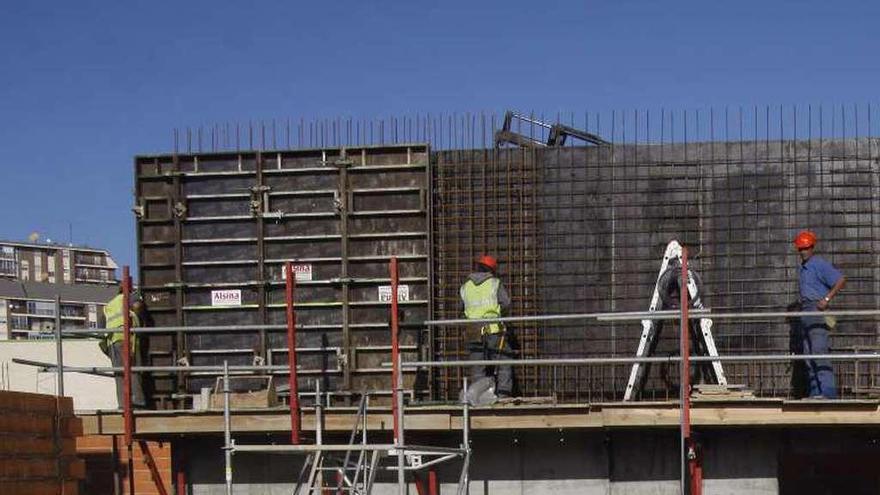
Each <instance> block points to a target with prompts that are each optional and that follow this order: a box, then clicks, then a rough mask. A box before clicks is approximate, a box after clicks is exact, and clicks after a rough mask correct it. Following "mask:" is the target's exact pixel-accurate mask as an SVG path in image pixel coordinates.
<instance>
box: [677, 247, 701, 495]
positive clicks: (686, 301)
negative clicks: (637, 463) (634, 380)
mask: <svg viewBox="0 0 880 495" xmlns="http://www.w3.org/2000/svg"><path fill="white" fill-rule="evenodd" d="M679 289H680V290H679V292H680V296H681V300H680V304H681V369H680V373H681V380H680V381H681V391H680V395H681V450H682V455H683V456H684V459H683V462H682V473H681V474H682V488H683V489H684V488H687V492H686V493H688V494H689V495H700V494H701V492H702V483H701V482H699V481H700V480H698V479H697V476H695V475H696V474H697V469H696V466H697V462H696V461H697V457H696V451H695V449H694V444H693V438H691V360H690V354H691V350H690V321H689V314H688V312H689V311H688V309H689V307H690V295H689V291H688V250H687V248H686V247H684V246H682V248H681V282H680V285H679ZM685 463H686V466H687V469H685Z"/></svg>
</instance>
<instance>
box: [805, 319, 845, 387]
mask: <svg viewBox="0 0 880 495" xmlns="http://www.w3.org/2000/svg"><path fill="white" fill-rule="evenodd" d="M828 330H829V328H828V324H827V323H826V322H825V317H824V316H822V315H821V313H817V314H816V316H804V317H801V343H802V346H803V347H802V352H803V353H804V354H828V352H829V350H830V348H831V342H830V340H831V339H830V337H829V332H828ZM804 364H805V367H806V371H807V382H808V384H809V391H810V397H825V398H828V399H836V398H837V386H836V384H835V383H834V369H833V368H832V367H831V361H830V360H828V359H816V360H809V361H806V362H805V363H804Z"/></svg>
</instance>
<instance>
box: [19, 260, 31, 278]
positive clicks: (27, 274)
mask: <svg viewBox="0 0 880 495" xmlns="http://www.w3.org/2000/svg"><path fill="white" fill-rule="evenodd" d="M21 279H22V280H30V279H31V265H30V263H28V261H27V260H21Z"/></svg>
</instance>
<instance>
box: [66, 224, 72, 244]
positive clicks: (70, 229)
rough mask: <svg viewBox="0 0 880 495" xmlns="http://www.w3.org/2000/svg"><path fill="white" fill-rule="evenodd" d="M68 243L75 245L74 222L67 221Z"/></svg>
mask: <svg viewBox="0 0 880 495" xmlns="http://www.w3.org/2000/svg"><path fill="white" fill-rule="evenodd" d="M67 244H69V245H71V246H73V222H67Z"/></svg>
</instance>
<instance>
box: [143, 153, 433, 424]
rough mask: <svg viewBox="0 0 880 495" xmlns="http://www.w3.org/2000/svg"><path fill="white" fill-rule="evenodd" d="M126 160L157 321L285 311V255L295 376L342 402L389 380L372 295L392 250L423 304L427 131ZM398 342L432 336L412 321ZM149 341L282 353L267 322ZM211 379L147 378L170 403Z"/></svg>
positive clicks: (196, 321)
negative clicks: (401, 140)
mask: <svg viewBox="0 0 880 495" xmlns="http://www.w3.org/2000/svg"><path fill="white" fill-rule="evenodd" d="M135 171H136V177H137V178H136V202H137V207H136V211H137V212H138V214H139V215H138V222H137V228H138V248H139V249H138V250H139V263H140V264H139V279H140V288H141V290H142V291H143V292H144V294H145V299H146V301H147V304H148V307H149V310H150V314H151V316H152V319H153V320H154V321H153V323H154V324H155V325H157V326H178V325H186V326H203V325H218V324H221V325H261V324H269V325H272V324H276V325H277V324H283V323H285V311H284V307H285V294H284V276H283V273H282V272H283V264H284V262H285V261H288V260H291V261H293V263H294V264H295V268H296V267H299V271H298V279H300V280H299V282H298V286H297V290H296V295H295V307H296V311H297V321H298V331H299V341H298V347H297V349H298V354H299V356H298V358H299V363H300V365H301V367H302V371H301V372H300V377H302V380H303V381H304V382H305V380H314V379H315V378H316V377H319V378H321V379H322V381H323V389H324V390H329V391H330V392H331V393H332V394H334V397H338V398H340V399H341V400H342V401H343V402H342V403H346V402H348V401H350V400H352V399H353V396H355V397H356V396H357V394H358V393H359V392H361V391H363V390H370V391H371V392H372V393H374V394H378V395H379V396H381V395H382V394H383V393H384V394H390V377H389V375H388V373H387V370H385V369H383V368H382V363H383V362H387V361H388V360H389V359H390V336H389V332H388V325H389V323H388V321H389V315H388V309H387V303H386V302H383V301H382V300H380V298H381V295H382V294H383V291H382V287H383V286H388V285H389V284H390V278H389V272H388V262H389V259H390V257H391V256H392V255H395V256H397V257H398V259H399V261H400V276H401V283H402V284H403V285H405V286H406V287H407V289H406V290H407V296H408V297H407V300H405V301H402V302H401V307H402V308H403V312H404V314H403V319H404V321H405V322H408V321H422V320H424V319H425V318H427V316H428V310H429V301H430V296H431V294H430V291H429V289H428V277H429V270H430V265H429V263H428V259H429V255H430V253H429V250H430V228H429V220H428V218H429V209H430V201H429V193H428V191H429V182H430V174H429V149H428V147H427V146H426V145H424V144H411V145H400V146H367V147H354V148H321V149H310V150H296V151H291V150H288V151H271V152H270V151H246V152H224V153H195V154H184V155H179V154H174V155H161V156H143V157H138V158H137V159H136V160H135ZM300 272H302V273H300ZM402 345H403V353H404V355H405V356H407V357H408V358H413V357H418V356H421V355H422V354H423V353H424V352H426V351H425V350H426V349H428V347H429V339H428V338H427V337H426V335H425V334H424V333H423V332H422V330H421V329H418V328H417V329H415V330H412V331H405V332H404V335H403V337H402ZM147 346H148V352H149V360H150V364H152V365H170V364H176V363H178V362H186V363H189V364H191V365H200V364H204V365H212V364H213V365H216V364H222V363H223V361H229V363H230V364H231V365H235V364H238V365H249V364H254V363H266V364H285V363H286V362H287V352H288V350H287V346H286V341H285V339H284V334H283V332H278V331H274V332H273V331H267V330H266V329H262V330H254V331H249V332H229V333H206V334H183V333H180V334H177V335H176V336H173V337H166V336H151V337H149V338H148V342H147ZM415 378H416V377H415V375H413V374H409V375H408V376H406V377H405V386H406V387H407V388H408V389H410V390H412V389H413V388H414V381H415ZM211 385H213V378H212V377H201V378H200V377H195V378H188V377H183V376H178V377H168V378H156V379H155V381H154V382H153V397H154V399H156V400H157V401H158V402H159V403H160V404H161V405H164V406H166V407H171V405H172V404H174V403H175V401H174V400H172V399H175V398H176V399H181V400H180V401H177V402H179V403H182V402H183V399H185V397H186V396H187V395H189V394H193V393H197V392H198V390H199V388H200V387H206V386H211ZM304 385H305V383H304ZM419 388H420V390H422V391H425V388H424V387H419ZM380 400H381V399H380Z"/></svg>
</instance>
